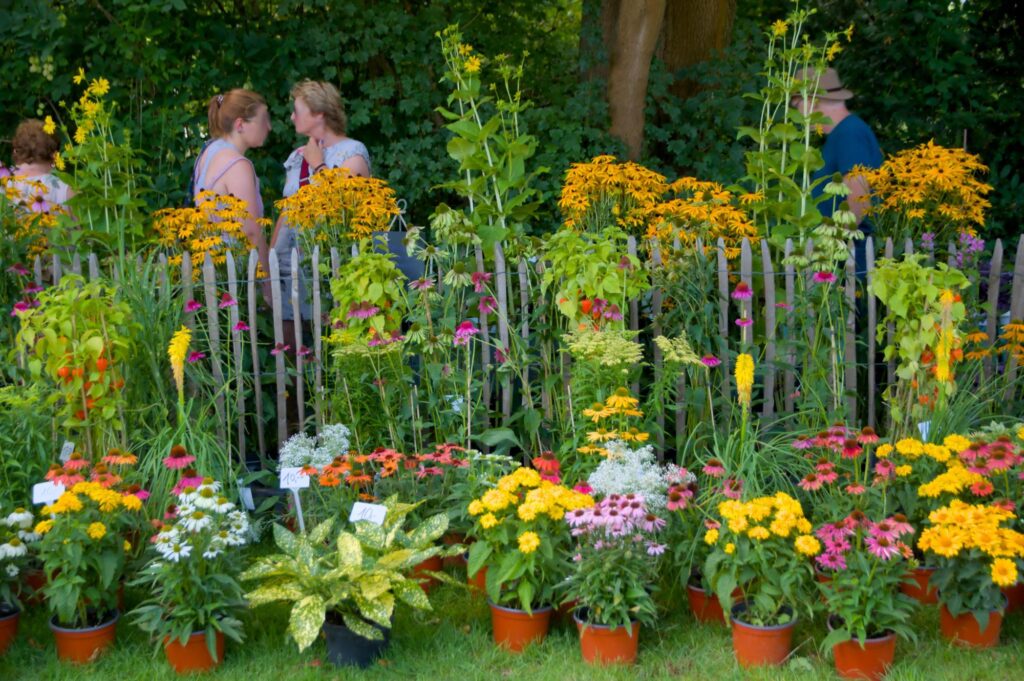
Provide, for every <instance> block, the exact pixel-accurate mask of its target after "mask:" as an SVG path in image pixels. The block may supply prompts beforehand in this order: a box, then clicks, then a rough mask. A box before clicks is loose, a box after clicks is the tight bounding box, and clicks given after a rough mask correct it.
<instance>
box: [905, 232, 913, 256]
mask: <svg viewBox="0 0 1024 681" xmlns="http://www.w3.org/2000/svg"><path fill="white" fill-rule="evenodd" d="M913 254H914V240H913V239H911V238H910V237H907V238H906V239H905V240H904V241H903V255H904V256H907V255H913Z"/></svg>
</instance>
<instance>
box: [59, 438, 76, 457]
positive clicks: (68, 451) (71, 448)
mask: <svg viewBox="0 0 1024 681" xmlns="http://www.w3.org/2000/svg"><path fill="white" fill-rule="evenodd" d="M74 453H75V443H74V442H72V441H71V440H64V446H63V447H61V448H60V462H61V463H67V462H68V459H70V458H71V455H72V454H74Z"/></svg>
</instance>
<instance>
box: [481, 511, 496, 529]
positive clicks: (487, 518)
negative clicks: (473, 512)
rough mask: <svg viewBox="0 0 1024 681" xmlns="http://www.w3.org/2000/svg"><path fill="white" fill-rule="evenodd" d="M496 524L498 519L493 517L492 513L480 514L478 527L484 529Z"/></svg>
mask: <svg viewBox="0 0 1024 681" xmlns="http://www.w3.org/2000/svg"><path fill="white" fill-rule="evenodd" d="M497 524H498V519H497V518H496V517H494V514H493V513H487V514H485V515H482V516H480V527H482V528H484V529H485V530H489V529H491V528H492V527H494V526H495V525H497Z"/></svg>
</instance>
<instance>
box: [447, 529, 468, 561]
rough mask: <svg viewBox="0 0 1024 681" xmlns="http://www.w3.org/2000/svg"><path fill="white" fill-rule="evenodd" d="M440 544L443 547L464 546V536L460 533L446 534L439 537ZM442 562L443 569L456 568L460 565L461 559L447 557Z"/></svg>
mask: <svg viewBox="0 0 1024 681" xmlns="http://www.w3.org/2000/svg"><path fill="white" fill-rule="evenodd" d="M441 543H442V544H444V545H445V546H454V545H455V544H465V543H466V535H465V534H464V533H462V532H448V533H446V534H445V535H444V536H443V537H441ZM442 562H443V563H444V566H445V567H458V566H459V565H461V564H462V558H461V557H459V556H448V557H447V558H443V559H442Z"/></svg>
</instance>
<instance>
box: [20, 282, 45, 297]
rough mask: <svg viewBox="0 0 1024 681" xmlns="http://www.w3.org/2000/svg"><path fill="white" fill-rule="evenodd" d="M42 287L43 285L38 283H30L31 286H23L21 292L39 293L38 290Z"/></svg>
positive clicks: (27, 293)
mask: <svg viewBox="0 0 1024 681" xmlns="http://www.w3.org/2000/svg"><path fill="white" fill-rule="evenodd" d="M43 288H44V287H42V286H40V285H39V284H32V285H31V286H26V287H25V288H23V289H22V290H21V292H22V293H24V294H25V295H32V294H33V293H39V292H40V291H42V290H43Z"/></svg>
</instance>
